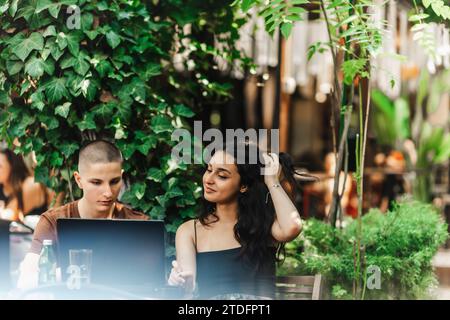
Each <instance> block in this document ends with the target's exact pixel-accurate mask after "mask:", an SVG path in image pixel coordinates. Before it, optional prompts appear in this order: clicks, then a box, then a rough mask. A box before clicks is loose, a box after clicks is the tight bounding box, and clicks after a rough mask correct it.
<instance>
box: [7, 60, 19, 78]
mask: <svg viewBox="0 0 450 320" xmlns="http://www.w3.org/2000/svg"><path fill="white" fill-rule="evenodd" d="M22 68H23V62H22V61H20V60H6V70H7V71H8V73H9V75H10V76H13V75H15V74H17V73H19V72H20V70H22Z"/></svg>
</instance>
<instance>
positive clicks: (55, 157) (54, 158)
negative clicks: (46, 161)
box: [50, 151, 64, 168]
mask: <svg viewBox="0 0 450 320" xmlns="http://www.w3.org/2000/svg"><path fill="white" fill-rule="evenodd" d="M63 163H64V158H63V157H62V156H61V155H60V153H59V152H58V151H53V152H52V154H51V156H50V165H51V166H52V167H53V168H55V167H60V166H62V164H63Z"/></svg>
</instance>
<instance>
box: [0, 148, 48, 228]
mask: <svg viewBox="0 0 450 320" xmlns="http://www.w3.org/2000/svg"><path fill="white" fill-rule="evenodd" d="M0 185H1V187H2V191H3V194H4V197H3V200H2V203H0V207H1V211H0V218H1V219H5V220H11V221H23V219H24V217H25V216H27V215H40V214H42V213H43V212H45V211H47V209H48V207H49V204H50V203H51V202H52V200H53V197H54V195H55V194H54V192H52V191H50V190H49V189H47V188H46V187H45V186H44V185H43V184H41V183H37V182H35V181H34V176H33V175H32V173H31V172H30V170H29V169H28V167H27V166H26V164H25V161H24V159H23V157H22V156H21V155H17V154H15V153H14V151H12V150H10V149H3V150H1V151H0Z"/></svg>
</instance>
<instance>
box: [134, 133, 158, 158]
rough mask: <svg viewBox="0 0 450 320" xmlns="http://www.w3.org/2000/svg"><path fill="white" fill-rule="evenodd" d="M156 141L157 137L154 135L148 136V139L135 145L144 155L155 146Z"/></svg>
mask: <svg viewBox="0 0 450 320" xmlns="http://www.w3.org/2000/svg"><path fill="white" fill-rule="evenodd" d="M157 143H158V139H157V138H156V137H155V136H149V137H148V139H145V140H144V141H142V143H141V144H139V145H138V146H137V150H138V151H139V152H140V153H142V154H143V155H144V156H147V155H148V154H149V151H150V150H151V149H153V148H155V147H156V145H157Z"/></svg>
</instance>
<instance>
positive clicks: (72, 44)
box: [66, 32, 81, 57]
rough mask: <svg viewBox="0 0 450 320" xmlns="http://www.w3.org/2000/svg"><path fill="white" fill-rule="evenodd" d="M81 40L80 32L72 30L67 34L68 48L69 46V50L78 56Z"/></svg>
mask: <svg viewBox="0 0 450 320" xmlns="http://www.w3.org/2000/svg"><path fill="white" fill-rule="evenodd" d="M80 40H81V36H80V34H79V33H78V32H70V33H68V34H66V41H67V48H69V52H70V53H71V54H72V55H73V56H74V57H77V55H78V53H79V52H80Z"/></svg>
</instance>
